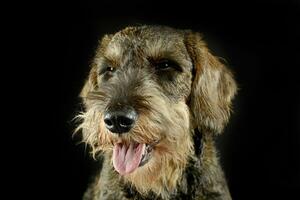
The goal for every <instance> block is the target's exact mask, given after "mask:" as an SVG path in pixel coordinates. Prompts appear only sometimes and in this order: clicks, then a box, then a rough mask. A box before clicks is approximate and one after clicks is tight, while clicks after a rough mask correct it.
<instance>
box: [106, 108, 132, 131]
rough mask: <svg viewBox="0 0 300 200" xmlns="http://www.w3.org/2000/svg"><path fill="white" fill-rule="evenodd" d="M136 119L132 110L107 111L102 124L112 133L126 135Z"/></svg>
mask: <svg viewBox="0 0 300 200" xmlns="http://www.w3.org/2000/svg"><path fill="white" fill-rule="evenodd" d="M136 119H137V113H136V111H135V110H134V109H133V108H123V109H118V110H110V111H107V112H106V113H105V115H104V123H105V126H106V128H107V129H108V130H110V131H111V132H113V133H117V134H122V133H127V132H129V131H130V129H131V128H132V127H133V125H134V123H135V121H136Z"/></svg>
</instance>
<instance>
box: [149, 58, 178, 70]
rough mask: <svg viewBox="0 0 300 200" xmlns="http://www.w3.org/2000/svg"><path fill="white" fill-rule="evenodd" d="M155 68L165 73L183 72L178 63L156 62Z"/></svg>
mask: <svg viewBox="0 0 300 200" xmlns="http://www.w3.org/2000/svg"><path fill="white" fill-rule="evenodd" d="M154 66H155V69H156V70H161V71H165V70H172V69H175V70H177V71H180V72H182V68H181V67H180V66H179V65H178V64H177V63H175V62H173V61H171V60H161V61H158V62H155V63H154Z"/></svg>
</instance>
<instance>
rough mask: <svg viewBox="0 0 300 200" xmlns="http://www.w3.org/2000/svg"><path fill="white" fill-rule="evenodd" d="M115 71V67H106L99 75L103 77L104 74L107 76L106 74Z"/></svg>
mask: <svg viewBox="0 0 300 200" xmlns="http://www.w3.org/2000/svg"><path fill="white" fill-rule="evenodd" d="M114 71H115V68H114V67H109V66H105V67H103V68H102V69H101V70H100V72H99V74H100V75H102V74H106V73H112V72H114Z"/></svg>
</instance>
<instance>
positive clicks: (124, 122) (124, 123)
mask: <svg viewBox="0 0 300 200" xmlns="http://www.w3.org/2000/svg"><path fill="white" fill-rule="evenodd" d="M133 122H134V120H133V119H131V118H128V117H123V116H120V117H118V123H119V125H120V126H121V127H130V126H131V125H132V124H133Z"/></svg>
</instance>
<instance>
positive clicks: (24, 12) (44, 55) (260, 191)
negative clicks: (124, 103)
mask: <svg viewBox="0 0 300 200" xmlns="http://www.w3.org/2000/svg"><path fill="white" fill-rule="evenodd" d="M23 6H24V7H23ZM28 7H30V8H28ZM11 8H12V10H14V11H15V12H14V13H15V14H16V15H15V16H17V18H16V20H12V21H11V22H9V23H8V25H9V26H8V27H9V29H11V30H12V32H13V33H11V35H12V36H13V42H12V43H11V44H12V45H9V46H10V47H11V49H12V50H11V51H12V52H13V56H12V58H10V61H9V63H10V64H15V66H16V67H14V68H11V69H12V72H10V73H11V74H9V75H7V77H9V80H10V81H6V84H7V85H10V86H12V87H13V88H14V90H10V91H7V93H6V95H5V97H7V98H8V99H9V100H10V102H12V103H13V104H14V106H13V107H14V108H16V109H14V111H13V112H12V111H11V110H10V114H11V115H8V118H9V119H10V120H9V121H11V122H12V123H11V124H9V125H8V124H6V125H7V127H8V126H9V127H10V128H11V130H12V131H10V132H11V137H12V138H10V141H11V140H12V139H13V141H14V142H6V143H5V144H7V147H6V150H7V151H10V152H13V154H14V155H13V156H10V160H12V161H14V162H13V163H15V162H16V164H14V168H13V170H14V173H13V174H14V175H13V176H11V178H9V180H8V182H7V184H6V186H8V188H10V189H13V192H12V193H10V194H11V195H12V196H15V195H20V196H23V195H25V194H28V195H30V197H31V198H32V199H80V198H81V195H82V193H83V192H84V190H85V188H86V187H87V183H88V180H89V179H88V177H89V175H90V174H91V171H92V170H93V169H94V166H93V165H92V163H93V161H92V159H91V158H90V157H89V154H88V152H87V150H85V147H84V145H82V144H78V138H76V137H75V138H73V139H72V132H73V130H74V128H75V125H74V123H73V122H72V118H73V117H74V116H75V115H76V113H78V111H80V109H81V108H80V101H79V98H78V94H79V92H80V89H81V87H82V86H83V82H84V79H85V78H86V76H87V73H88V69H89V68H88V66H89V63H90V61H91V59H92V58H93V53H94V50H95V48H96V44H97V41H98V40H99V39H100V38H101V36H103V34H105V33H113V32H116V31H118V30H120V29H121V28H124V27H126V26H127V25H139V24H161V25H168V26H172V27H175V28H183V29H193V30H195V31H199V32H201V33H203V35H204V39H205V40H206V42H207V43H208V46H209V48H210V49H211V50H212V52H213V53H214V54H215V55H218V56H220V57H223V58H225V59H226V60H227V62H228V65H229V66H230V68H231V69H232V70H233V71H234V74H235V78H236V80H237V82H238V85H239V88H240V90H239V93H238V96H237V97H236V99H235V100H234V111H235V112H234V114H233V115H232V118H231V121H230V123H229V125H228V126H227V128H226V130H225V133H224V134H223V135H222V136H221V137H219V139H218V143H219V149H220V152H221V153H220V155H221V156H220V157H221V163H222V165H223V166H224V169H225V173H226V176H227V179H228V183H229V187H230V190H231V193H232V196H233V199H272V198H273V199H277V198H282V199H291V198H293V199H295V198H297V197H298V198H299V191H300V165H299V161H300V135H299V134H300V106H299V104H300V103H299V102H300V101H299V100H300V99H299V93H300V87H299V86H300V81H299V79H300V78H299V72H298V71H299V67H300V62H299V58H300V48H299V41H300V37H299V36H300V28H299V26H300V3H299V2H297V1H282V2H275V1H269V2H263V1H261V2H259V1H258V2H255V1H254V2H250V1H248V2H242V1H241V2H240V3H236V2H235V3H234V2H223V3H221V2H216V1H215V2H213V1H210V2H207V1H198V2H194V3H192V2H188V1H177V2H175V1H174V2H168V3H167V2H165V3H162V1H147V2H144V3H142V2H140V3H138V2H135V3H134V2H130V3H129V2H123V3H120V2H110V3H109V2H100V1H98V3H87V2H85V3H83V2H82V3H75V2H73V3H68V4H67V3H64V4H62V3H51V4H50V3H49V4H47V3H44V4H41V3H40V4H39V5H37V4H34V3H33V4H30V5H28V4H26V7H25V5H18V9H16V8H15V5H12V6H11ZM7 16H8V18H13V16H14V14H8V15H7ZM23 61H26V64H25V62H23ZM7 68H9V67H7ZM4 91H6V90H4ZM7 98H6V99H7ZM4 107H5V106H4ZM16 116H17V117H16ZM15 133H16V134H15ZM19 136H20V137H19ZM17 138H18V139H17ZM16 188H17V191H20V192H16ZM22 188H23V190H19V189H22Z"/></svg>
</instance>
